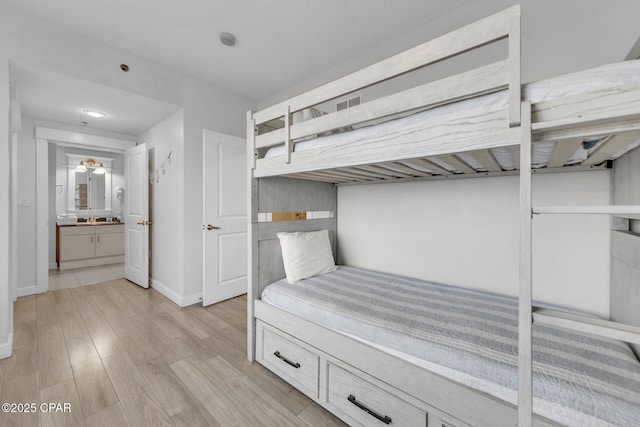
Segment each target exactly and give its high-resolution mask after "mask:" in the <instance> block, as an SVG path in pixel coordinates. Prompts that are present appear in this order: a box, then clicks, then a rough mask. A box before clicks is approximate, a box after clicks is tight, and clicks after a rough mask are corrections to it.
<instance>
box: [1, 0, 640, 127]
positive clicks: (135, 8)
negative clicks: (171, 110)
mask: <svg viewBox="0 0 640 427" xmlns="http://www.w3.org/2000/svg"><path fill="white" fill-rule="evenodd" d="M515 3H518V1H517V0H396V1H392V0H318V1H312V0H307V1H304V0H244V1H233V0H181V1H179V2H178V1H167V0H109V1H101V2H95V1H87V0H56V1H51V0H29V1H25V0H0V4H5V5H8V6H10V7H13V8H15V9H18V10H21V11H24V12H26V13H28V14H31V15H34V16H37V17H39V18H42V19H45V20H47V21H50V22H52V23H54V24H58V25H60V26H62V27H65V28H68V29H70V30H72V31H75V32H78V33H81V34H84V35H86V36H89V37H92V38H94V39H97V40H99V41H102V42H104V43H106V44H108V45H111V46H114V47H117V48H120V49H123V50H125V51H127V52H130V53H133V54H135V55H138V56H140V57H143V58H146V59H148V60H152V61H154V62H156V63H159V64H162V65H165V66H167V67H169V68H171V69H174V70H178V71H181V72H183V73H186V74H189V75H192V76H195V77H198V78H199V79H201V80H204V81H206V82H210V83H212V84H215V85H217V86H220V87H224V88H226V89H229V90H232V91H234V92H236V93H239V94H242V95H245V96H247V97H249V98H251V99H255V100H257V101H261V100H269V98H270V97H273V96H277V95H275V94H278V93H284V92H287V90H291V89H290V88H291V87H292V86H296V85H297V84H299V83H300V82H305V81H307V82H313V84H315V83H316V82H319V83H322V82H324V81H326V80H329V79H332V78H335V77H337V75H341V74H344V73H345V72H349V71H353V70H355V69H357V68H358V67H361V66H364V65H366V64H367V63H370V62H372V61H375V60H377V59H381V58H382V57H384V56H386V55H389V54H391V53H396V52H398V51H399V50H403V49H406V48H409V47H411V46H413V45H415V44H417V43H419V42H423V41H426V40H428V39H430V38H433V37H435V36H437V35H439V34H442V33H444V32H446V31H448V30H451V29H455V28H457V27H459V26H461V25H464V24H466V23H469V22H472V21H474V20H476V19H478V18H481V17H483V16H486V15H488V14H491V13H494V12H496V11H499V10H501V9H503V8H505V7H507V6H509V5H511V4H515ZM521 3H523V5H522V8H523V24H522V25H523V30H522V32H523V56H524V57H523V74H524V80H525V81H527V80H530V79H539V78H543V77H548V76H551V75H554V74H560V73H565V72H570V71H575V70H577V69H581V68H587V67H590V66H594V65H599V64H602V63H605V62H612V61H616V60H622V59H624V57H625V55H626V53H627V52H628V50H629V49H630V48H631V47H632V46H633V44H634V42H635V40H636V39H637V38H638V35H640V31H638V30H637V28H638V26H637V17H638V16H640V1H637V0H616V1H615V2H611V1H610V0H562V1H558V0H528V1H525V0H521ZM223 31H229V32H231V33H233V34H235V36H236V38H237V41H238V42H237V45H236V46H235V47H232V48H230V47H226V46H224V45H222V44H221V43H220V42H219V40H218V36H219V34H220V33H221V32H223ZM30 78H32V79H36V78H35V76H33V75H31V77H30ZM36 80H37V79H36ZM40 83H42V84H41V86H45V82H44V81H43V80H42V79H40ZM40 89H41V90H42V89H43V88H42V87H41V88H40ZM85 89H86V90H87V91H89V89H90V88H89V87H86V88H85ZM58 92H60V91H58ZM98 92H100V91H98ZM51 94H52V96H53V93H51ZM59 95H62V94H59ZM86 95H87V96H88V95H89V92H87V93H86ZM103 95H104V94H103ZM120 95H122V96H124V97H126V95H124V94H120ZM24 96H25V93H24V90H23V92H22V93H21V99H22V100H23V103H24V104H27V102H26V100H25V99H24ZM122 100H123V103H124V101H125V100H124V98H122ZM38 102H41V103H44V101H43V100H42V99H41V100H40V101H38ZM53 104H55V101H54V102H53ZM128 104H129V105H133V101H132V100H129V101H128ZM59 105H62V104H59ZM158 107H159V108H160V110H162V106H159V105H158ZM33 108H34V111H36V110H35V109H36V108H40V109H41V110H40V111H38V114H42V112H43V111H42V109H44V108H45V106H44V105H41V106H39V107H38V106H36V105H35V104H34V105H33ZM65 108H66V107H65ZM96 108H98V107H96ZM105 109H106V108H105ZM134 109H135V110H137V111H140V108H134ZM125 116H126V114H123V120H124V117H125ZM134 116H135V115H130V116H129V117H134ZM74 120H75V119H74ZM123 123H124V122H123ZM123 126H124V127H123V129H127V130H126V133H129V132H135V131H136V130H135V129H134V127H131V128H127V127H126V126H125V125H124V124H123ZM131 126H133V124H132V125H131ZM123 132H125V131H123Z"/></svg>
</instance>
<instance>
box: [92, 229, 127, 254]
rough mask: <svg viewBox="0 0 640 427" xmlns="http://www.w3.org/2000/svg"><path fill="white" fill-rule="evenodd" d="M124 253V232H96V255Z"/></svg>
mask: <svg viewBox="0 0 640 427" xmlns="http://www.w3.org/2000/svg"><path fill="white" fill-rule="evenodd" d="M118 255H124V233H105V234H96V257H105V256H118Z"/></svg>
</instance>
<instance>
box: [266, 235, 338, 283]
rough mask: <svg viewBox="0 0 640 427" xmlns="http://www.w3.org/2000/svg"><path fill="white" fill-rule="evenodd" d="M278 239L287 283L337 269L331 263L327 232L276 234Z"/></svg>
mask: <svg viewBox="0 0 640 427" xmlns="http://www.w3.org/2000/svg"><path fill="white" fill-rule="evenodd" d="M276 235H277V236H278V239H280V248H281V249H282V260H283V262H284V272H285V274H286V275H287V281H288V282H289V283H296V282H299V281H300V280H302V279H308V278H309V277H313V276H317V275H320V274H324V273H330V272H332V271H335V270H337V269H338V267H336V264H335V262H334V261H333V254H332V252H331V244H330V243H329V232H328V231H327V230H320V231H312V232H301V231H297V232H295V233H283V232H279V233H276Z"/></svg>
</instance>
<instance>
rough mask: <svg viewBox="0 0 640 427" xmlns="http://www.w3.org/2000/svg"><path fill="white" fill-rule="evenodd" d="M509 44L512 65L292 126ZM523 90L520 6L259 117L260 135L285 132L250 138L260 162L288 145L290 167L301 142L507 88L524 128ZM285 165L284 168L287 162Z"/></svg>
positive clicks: (511, 119)
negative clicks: (346, 98) (311, 111)
mask: <svg viewBox="0 0 640 427" xmlns="http://www.w3.org/2000/svg"><path fill="white" fill-rule="evenodd" d="M504 39H508V45H509V46H508V58H507V59H506V60H502V61H498V62H496V63H493V64H490V65H487V66H484V67H480V68H477V69H474V70H471V71H468V72H464V73H461V74H458V75H455V76H450V77H448V78H445V79H443V80H440V81H437V82H432V83H428V84H425V85H422V86H418V87H415V88H412V89H409V90H407V91H404V92H400V93H396V94H393V95H389V96H386V97H384V98H380V99H377V100H375V101H370V102H368V103H365V104H361V105H359V106H356V107H352V108H349V109H347V110H342V111H338V112H334V113H330V114H327V115H325V116H322V117H319V118H315V119H313V120H309V121H306V122H301V123H296V124H293V123H292V120H291V114H292V113H293V112H297V111H301V110H303V109H305V108H309V107H312V106H314V105H318V104H321V103H323V102H326V101H330V100H332V99H335V98H337V97H339V96H342V95H345V94H348V93H351V92H353V91H356V90H360V89H363V88H366V87H369V86H371V85H374V84H376V83H380V82H383V81H386V80H388V79H391V78H394V77H397V76H399V75H402V74H405V73H408V72H410V71H413V70H416V69H419V68H423V67H426V66H428V65H431V64H434V63H437V62H440V61H443V60H446V59H448V58H451V57H454V56H457V55H460V54H462V53H465V52H468V51H470V50H474V49H477V48H480V47H482V46H485V45H487V44H491V43H494V42H497V41H500V40H504ZM520 84H521V78H520V6H519V5H518V6H513V7H511V8H509V9H506V10H504V11H502V12H499V13H497V14H495V15H492V16H489V17H487V18H484V19H482V20H480V21H477V22H475V23H473V24H469V25H467V26H465V27H463V28H460V29H458V30H456V31H453V32H451V33H448V34H445V35H443V36H441V37H439V38H436V39H434V40H431V41H429V42H427V43H424V44H421V45H419V46H416V47H414V48H412V49H409V50H407V51H405V52H402V53H400V54H397V55H395V56H392V57H390V58H387V59H385V60H383V61H380V62H377V63H375V64H373V65H371V66H369V67H366V68H364V69H362V70H359V71H356V72H354V73H352V74H349V75H347V76H345V77H343V78H340V79H338V80H335V81H332V82H330V83H327V84H325V85H323V86H320V87H318V88H316V89H313V90H311V91H308V92H305V93H303V94H301V95H298V96H296V97H293V98H290V99H288V100H286V101H284V102H281V103H279V104H276V105H274V106H272V107H269V108H266V109H264V110H261V111H258V112H256V113H254V114H253V115H252V116H251V118H250V121H251V123H252V125H253V129H254V130H255V129H257V128H259V127H260V126H261V125H265V124H268V123H269V122H273V121H274V120H278V121H280V122H281V124H284V127H283V128H281V129H276V130H272V131H271V132H267V133H264V134H262V135H255V134H254V135H252V136H251V137H250V138H249V143H250V144H252V151H253V153H254V156H255V157H256V158H257V157H258V151H257V150H258V149H264V148H269V147H272V146H275V145H279V144H282V143H284V144H285V147H286V153H285V156H284V157H285V160H284V162H286V163H289V162H291V153H292V152H293V146H294V140H295V139H298V138H303V137H307V136H312V135H317V134H321V133H324V132H330V131H333V130H335V129H340V128H344V127H346V126H351V125H356V124H360V123H364V122H369V121H372V120H376V119H382V118H386V117H389V116H393V115H397V114H401V113H405V112H410V111H414V110H417V109H425V108H432V107H435V106H439V105H443V104H447V103H451V102H455V101H459V100H461V99H465V98H470V97H473V96H478V95H482V94H485V93H489V92H493V91H498V90H502V89H504V88H508V90H509V115H508V120H507V127H509V126H518V125H519V124H520V100H521V93H520V91H521V87H520ZM280 162H283V160H282V159H281V158H280ZM254 163H255V162H254ZM254 167H255V165H254Z"/></svg>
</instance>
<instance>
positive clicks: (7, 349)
mask: <svg viewBox="0 0 640 427" xmlns="http://www.w3.org/2000/svg"><path fill="white" fill-rule="evenodd" d="M12 352H13V331H11V332H9V338H7V342H4V343H2V344H0V359H6V358H8V357H11V353H12Z"/></svg>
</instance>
